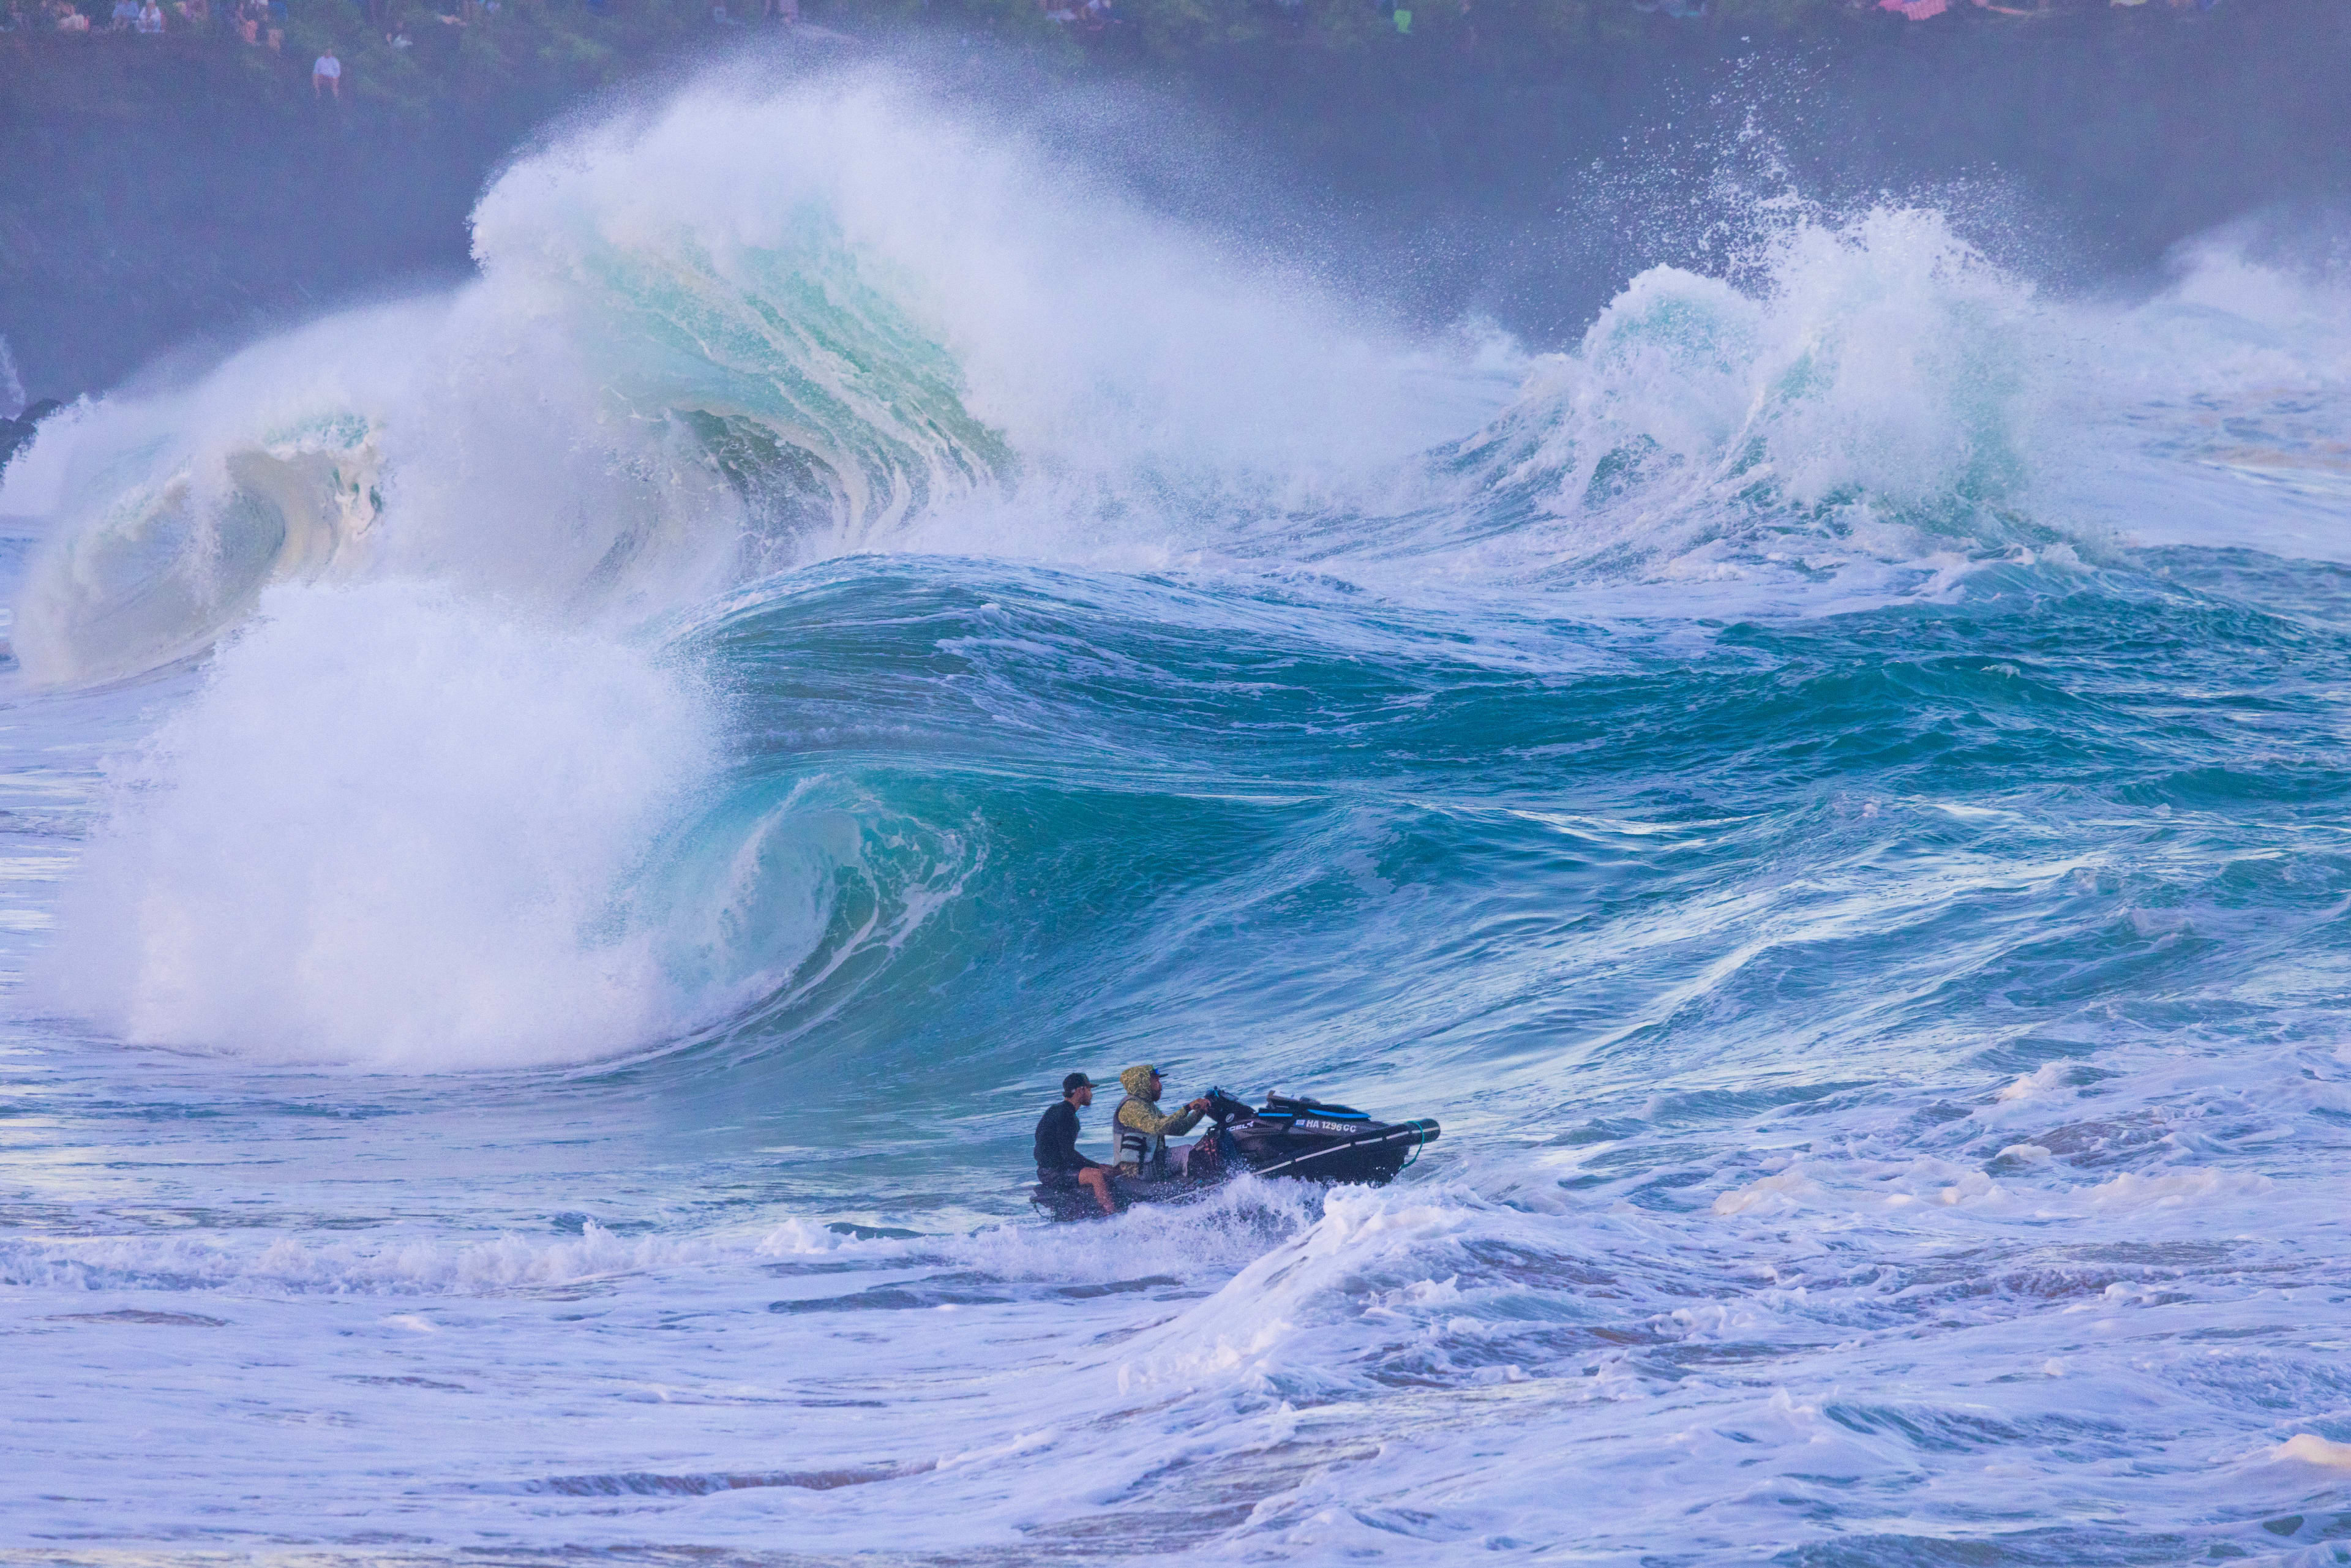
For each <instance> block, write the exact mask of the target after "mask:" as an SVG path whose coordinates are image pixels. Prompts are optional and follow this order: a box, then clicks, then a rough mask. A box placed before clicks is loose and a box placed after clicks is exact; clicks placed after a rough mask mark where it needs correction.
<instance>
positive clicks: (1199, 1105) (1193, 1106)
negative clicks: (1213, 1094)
mask: <svg viewBox="0 0 2351 1568" xmlns="http://www.w3.org/2000/svg"><path fill="white" fill-rule="evenodd" d="M1208 1108H1209V1106H1208V1103H1207V1101H1206V1100H1195V1101H1193V1102H1192V1103H1190V1104H1189V1105H1186V1106H1185V1107H1184V1109H1186V1111H1206V1110H1207V1109H1208Z"/></svg>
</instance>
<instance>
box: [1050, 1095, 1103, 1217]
mask: <svg viewBox="0 0 2351 1568" xmlns="http://www.w3.org/2000/svg"><path fill="white" fill-rule="evenodd" d="M1092 1103H1094V1086H1093V1081H1092V1079H1090V1078H1088V1077H1087V1076H1086V1075H1085V1074H1084V1073H1082V1072H1072V1073H1071V1074H1070V1075H1069V1076H1068V1077H1067V1078H1064V1079H1062V1080H1061V1098H1060V1099H1059V1100H1056V1101H1054V1102H1053V1103H1051V1104H1050V1105H1048V1106H1046V1107H1045V1113H1044V1114H1043V1115H1041V1116H1040V1117H1038V1118H1037V1179H1038V1180H1039V1181H1040V1182H1043V1183H1044V1184H1045V1185H1046V1186H1071V1185H1075V1186H1082V1187H1084V1188H1085V1189H1086V1190H1087V1191H1088V1192H1091V1193H1092V1194H1093V1195H1094V1201H1095V1202H1096V1203H1099V1204H1101V1205H1102V1212H1103V1213H1104V1214H1116V1213H1117V1212H1118V1205H1117V1204H1116V1203H1114V1202H1113V1201H1112V1199H1111V1196H1110V1172H1109V1171H1108V1170H1106V1169H1105V1168H1103V1167H1102V1166H1098V1165H1096V1164H1095V1163H1094V1162H1093V1161H1092V1160H1090V1159H1088V1158H1086V1156H1085V1155H1081V1154H1080V1153H1078V1108H1079V1107H1080V1106H1081V1105H1091V1104H1092Z"/></svg>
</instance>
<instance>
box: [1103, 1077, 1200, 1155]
mask: <svg viewBox="0 0 2351 1568" xmlns="http://www.w3.org/2000/svg"><path fill="white" fill-rule="evenodd" d="M1155 1071H1158V1070H1157V1069H1156V1068H1155V1067H1153V1066H1151V1065H1150V1064H1149V1063H1147V1062H1146V1063H1144V1065H1143V1066H1141V1067H1130V1068H1128V1069H1127V1070H1126V1071H1123V1072H1122V1073H1120V1074H1119V1075H1118V1086H1119V1087H1120V1088H1122V1089H1123V1090H1125V1091H1126V1098H1125V1099H1123V1100H1122V1101H1120V1102H1119V1103H1118V1113H1117V1114H1116V1115H1114V1116H1113V1117H1112V1118H1111V1135H1112V1137H1113V1139H1115V1140H1116V1142H1115V1145H1114V1146H1115V1148H1116V1150H1117V1153H1118V1168H1119V1169H1120V1170H1122V1171H1123V1172H1125V1173H1126V1174H1127V1175H1128V1176H1134V1175H1136V1174H1137V1173H1139V1172H1140V1171H1141V1169H1142V1167H1143V1166H1144V1165H1146V1164H1153V1163H1156V1161H1157V1160H1158V1158H1159V1156H1160V1155H1163V1154H1165V1152H1166V1149H1167V1140H1168V1139H1170V1138H1180V1137H1182V1136H1183V1135H1184V1134H1186V1133H1188V1132H1190V1131H1191V1130H1192V1129H1193V1128H1194V1127H1195V1126H1196V1125H1198V1124H1199V1121H1200V1113H1199V1112H1197V1111H1194V1110H1190V1109H1188V1108H1187V1109H1185V1110H1182V1111H1178V1112H1176V1113H1175V1114H1174V1115H1172V1116H1170V1115H1168V1114H1166V1113H1164V1112H1162V1111H1161V1110H1160V1109H1159V1102H1158V1101H1156V1100H1154V1099H1153V1098H1151V1075H1152V1074H1153V1073H1154V1072H1155Z"/></svg>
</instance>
